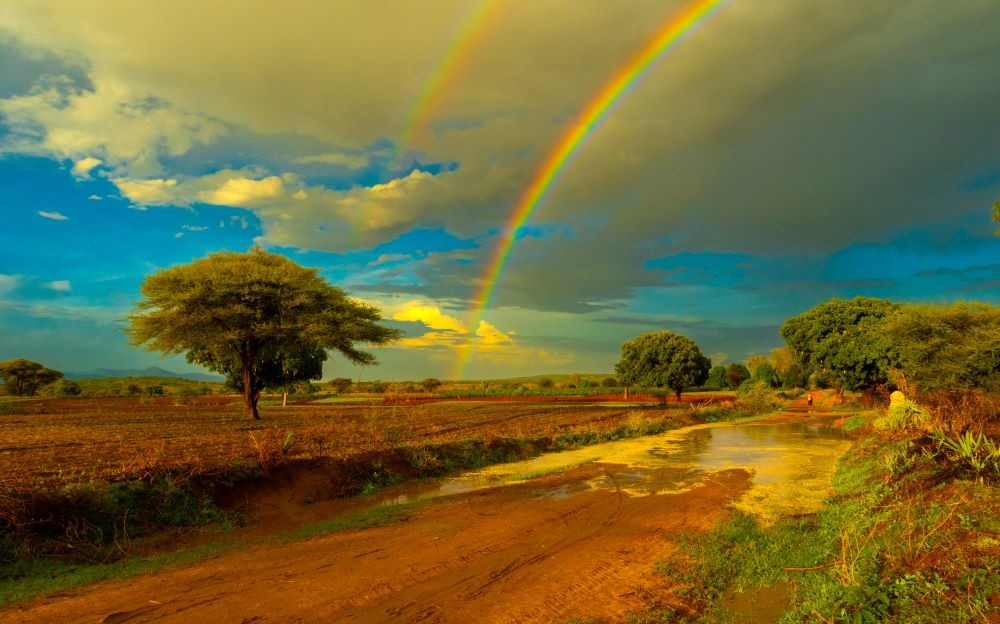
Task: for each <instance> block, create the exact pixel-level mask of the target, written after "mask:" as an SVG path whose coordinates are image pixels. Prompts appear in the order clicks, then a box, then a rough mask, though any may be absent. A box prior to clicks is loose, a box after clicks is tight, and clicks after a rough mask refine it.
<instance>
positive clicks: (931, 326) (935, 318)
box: [885, 302, 1000, 392]
mask: <svg viewBox="0 0 1000 624" xmlns="http://www.w3.org/2000/svg"><path fill="white" fill-rule="evenodd" d="M885 333H886V335H887V336H888V337H889V338H890V339H891V340H892V341H893V343H894V344H896V345H897V347H898V349H899V355H900V357H899V365H900V368H901V369H902V370H903V372H904V373H905V374H906V377H907V380H908V381H910V382H912V383H914V384H915V385H916V386H917V388H918V389H919V390H920V391H921V392H925V391H932V390H966V389H970V388H982V389H985V390H989V391H993V392H996V391H998V390H1000V306H997V305H994V304H990V303H980V302H957V303H950V304H916V305H908V306H905V307H904V308H903V309H902V310H900V311H899V312H898V313H897V314H895V315H893V316H892V317H890V318H889V319H887V321H886V324H885Z"/></svg>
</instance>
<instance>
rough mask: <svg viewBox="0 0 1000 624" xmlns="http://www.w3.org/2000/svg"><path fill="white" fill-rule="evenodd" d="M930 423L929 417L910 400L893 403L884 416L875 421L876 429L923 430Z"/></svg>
mask: <svg viewBox="0 0 1000 624" xmlns="http://www.w3.org/2000/svg"><path fill="white" fill-rule="evenodd" d="M929 423H930V416H929V415H928V413H927V411H926V410H924V409H922V408H921V407H920V406H919V405H917V404H916V403H915V402H913V401H910V400H904V401H900V402H899V403H893V404H892V405H890V406H889V409H888V410H887V411H886V415H885V416H884V417H882V418H878V419H876V420H875V428H876V429H882V430H887V429H894V430H906V429H924V428H926V427H927V425H928V424H929Z"/></svg>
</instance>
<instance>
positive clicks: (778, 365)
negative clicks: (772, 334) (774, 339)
mask: <svg viewBox="0 0 1000 624" xmlns="http://www.w3.org/2000/svg"><path fill="white" fill-rule="evenodd" d="M770 362H771V366H773V367H774V372H775V373H777V375H778V376H779V377H784V375H785V373H787V372H788V371H789V370H791V368H792V366H794V365H795V354H794V353H792V350H791V349H789V348H788V347H775V348H773V349H771V358H770Z"/></svg>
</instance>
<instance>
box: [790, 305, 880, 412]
mask: <svg viewBox="0 0 1000 624" xmlns="http://www.w3.org/2000/svg"><path fill="white" fill-rule="evenodd" d="M899 309H900V305H899V304H898V303H893V302H891V301H889V300H888V299H874V298H870V297H855V298H854V299H851V300H844V299H836V298H834V299H831V300H830V301H828V302H826V303H823V304H820V305H818V306H816V307H814V308H811V309H809V310H806V311H805V312H803V313H802V314H800V315H799V316H796V317H793V318H790V319H788V320H787V321H785V322H784V324H783V325H782V326H781V335H782V337H784V339H785V342H787V343H788V346H789V347H790V348H791V349H792V351H793V352H794V353H795V356H796V358H797V359H798V361H799V363H801V364H803V365H804V366H806V367H807V368H809V369H810V370H812V371H816V372H817V373H822V372H824V371H825V372H828V373H830V375H832V377H833V379H834V382H835V384H836V385H837V387H838V388H840V389H841V390H860V391H862V393H863V394H864V396H865V401H866V402H870V400H871V393H872V390H873V389H874V388H875V386H877V385H878V384H884V383H886V382H887V381H888V371H889V369H890V368H891V367H893V366H896V365H897V362H898V357H897V353H896V349H895V347H894V345H893V343H892V341H891V340H890V339H889V338H888V337H887V336H886V334H885V328H884V326H883V322H884V321H885V319H886V318H887V317H889V316H891V315H892V314H894V313H895V312H896V311H897V310H899Z"/></svg>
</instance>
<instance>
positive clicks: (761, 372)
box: [750, 362, 779, 388]
mask: <svg viewBox="0 0 1000 624" xmlns="http://www.w3.org/2000/svg"><path fill="white" fill-rule="evenodd" d="M750 379H751V380H753V381H756V382H761V383H764V384H767V386H768V387H770V388H774V387H776V386H777V385H778V383H779V380H778V373H776V372H775V371H774V367H773V366H771V363H770V362H761V363H759V364H757V366H756V367H755V368H754V369H753V372H752V373H751V374H750Z"/></svg>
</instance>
